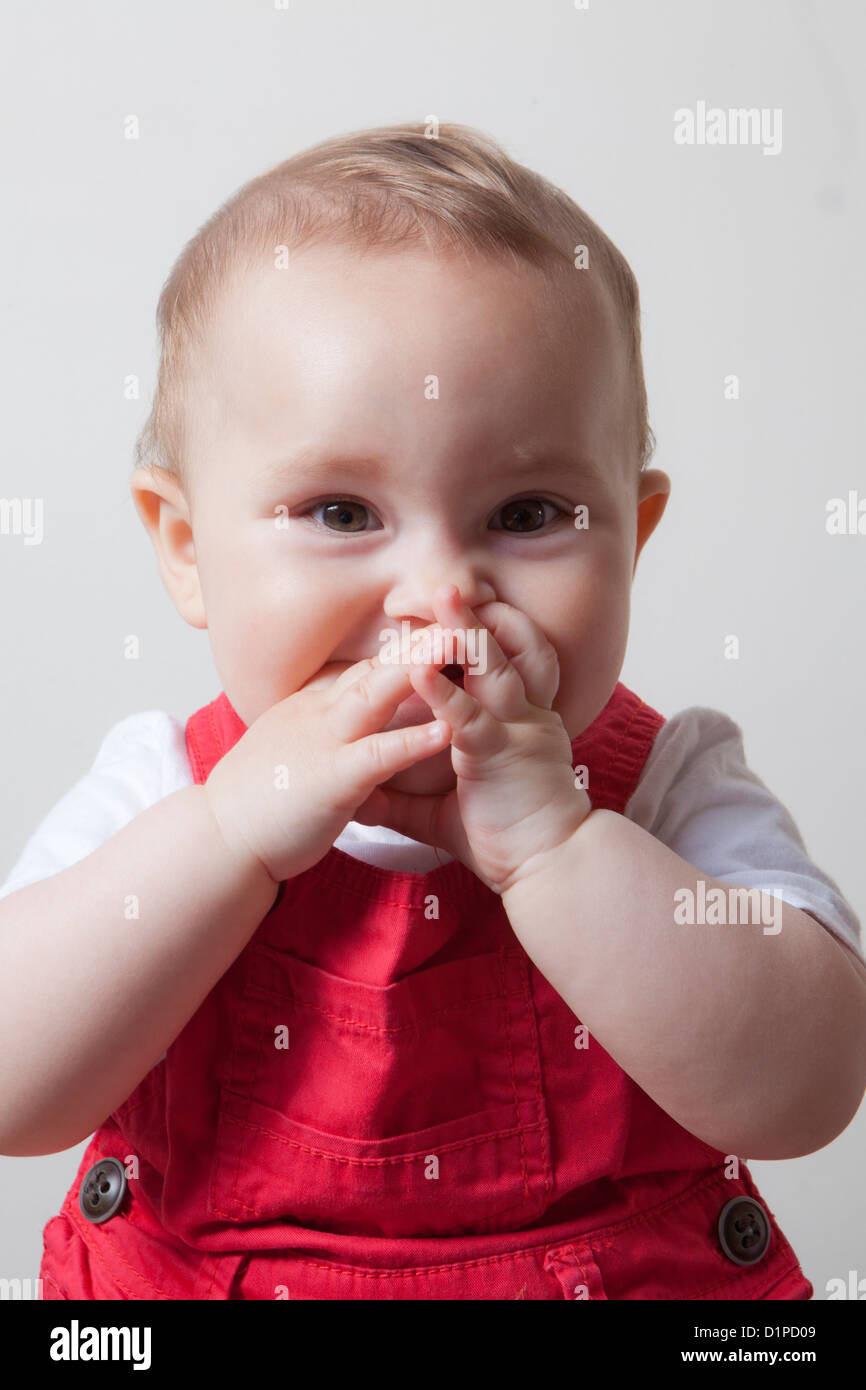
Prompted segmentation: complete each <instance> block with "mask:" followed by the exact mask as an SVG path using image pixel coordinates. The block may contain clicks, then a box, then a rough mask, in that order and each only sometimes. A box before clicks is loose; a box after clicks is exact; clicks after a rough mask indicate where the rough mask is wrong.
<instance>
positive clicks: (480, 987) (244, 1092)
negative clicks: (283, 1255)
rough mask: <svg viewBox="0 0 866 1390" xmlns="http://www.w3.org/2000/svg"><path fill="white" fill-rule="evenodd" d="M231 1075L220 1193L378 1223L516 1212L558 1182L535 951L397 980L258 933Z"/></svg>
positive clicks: (427, 1224) (314, 1216)
mask: <svg viewBox="0 0 866 1390" xmlns="http://www.w3.org/2000/svg"><path fill="white" fill-rule="evenodd" d="M232 1031H233V1036H232V1049H231V1054H230V1056H229V1058H228V1060H227V1063H226V1065H225V1068H224V1070H223V1074H222V1075H221V1076H220V1077H219V1082H220V1089H219V1121H218V1131H217V1152H216V1154H215V1156H214V1163H213V1167H212V1172H211V1185H210V1191H209V1210H210V1212H211V1214H213V1215H216V1216H221V1217H224V1218H226V1219H228V1220H231V1221H235V1222H255V1221H257V1220H262V1219H265V1220H268V1219H269V1220H284V1221H289V1222H292V1223H294V1224H297V1225H301V1226H305V1227H308V1228H312V1229H319V1230H325V1231H335V1232H345V1233H354V1234H361V1235H366V1234H368V1235H371V1236H393V1237H400V1236H423V1235H444V1234H452V1235H458V1234H461V1233H482V1232H493V1231H501V1230H511V1229H514V1228H516V1227H519V1226H520V1225H522V1224H526V1223H528V1222H530V1221H531V1220H533V1219H534V1218H536V1217H537V1216H539V1215H540V1214H541V1213H542V1212H543V1211H544V1210H545V1207H546V1205H547V1203H548V1202H549V1199H550V1192H551V1190H552V1178H551V1168H550V1146H549V1137H550V1136H549V1127H548V1119H547V1113H546V1110H545V1105H544V1097H543V1094H542V1089H541V1075H540V1064H539V1055H538V1034H537V1026H536V1019H535V1010H534V1006H533V1001H532V996H531V990H530V983H529V973H528V968H527V960H526V956H525V955H524V954H523V953H522V952H521V951H520V950H519V949H514V950H512V949H502V950H498V951H491V952H487V953H484V954H482V955H477V956H471V957H468V958H465V959H463V960H456V961H449V962H447V963H445V964H440V965H433V966H428V967H427V968H425V969H422V970H418V971H414V972H412V973H411V974H409V975H407V976H406V977H405V978H403V979H402V980H398V981H397V982H396V983H394V984H390V985H388V986H385V987H378V986H374V985H369V984H362V983H359V982H356V981H352V980H346V979H343V978H341V977H338V976H335V975H331V974H329V973H328V972H327V971H324V970H322V969H320V968H319V967H317V966H313V965H311V964H309V963H308V962H306V961H302V960H299V959H298V958H297V957H295V956H292V955H289V954H287V953H285V952H282V951H279V950H277V949H275V948H274V947H272V946H269V945H262V946H260V947H258V948H256V949H255V950H254V951H253V953H252V955H251V961H250V969H249V974H248V976H247V981H246V985H245V989H244V993H243V996H242V999H241V1003H240V1008H239V1010H238V1014H237V1016H236V1017H235V1018H234V1020H233V1030H232Z"/></svg>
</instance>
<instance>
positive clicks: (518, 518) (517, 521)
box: [494, 497, 553, 533]
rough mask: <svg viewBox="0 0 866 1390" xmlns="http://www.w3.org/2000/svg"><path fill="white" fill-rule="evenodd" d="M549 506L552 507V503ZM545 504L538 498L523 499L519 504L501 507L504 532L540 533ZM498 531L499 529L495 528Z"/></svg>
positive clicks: (509, 503)
mask: <svg viewBox="0 0 866 1390" xmlns="http://www.w3.org/2000/svg"><path fill="white" fill-rule="evenodd" d="M547 505H550V506H552V505H553V504H552V503H549V504H547ZM544 508H545V503H544V502H542V501H540V500H539V498H537V497H521V498H520V499H519V500H518V501H517V502H506V504H505V506H504V507H500V509H499V515H500V516H501V517H502V530H503V531H517V532H524V533H525V532H527V531H540V530H541V528H542V527H543V525H544ZM494 529H495V530H498V529H499V527H495V528H494Z"/></svg>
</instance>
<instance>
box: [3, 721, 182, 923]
mask: <svg viewBox="0 0 866 1390" xmlns="http://www.w3.org/2000/svg"><path fill="white" fill-rule="evenodd" d="M192 781H193V777H192V772H191V770H190V767H189V758H188V756H187V752H186V741H185V726H184V725H183V724H182V723H181V722H180V721H179V720H177V719H175V718H174V717H173V716H172V715H170V714H167V713H165V712H164V711H162V710H145V711H143V712H142V713H139V714H131V715H129V716H128V717H127V718H125V719H121V720H120V722H119V723H117V724H115V725H114V726H113V727H112V728H111V729H109V731H108V733H107V734H106V735H105V738H104V739H103V741H102V743H101V745H100V747H99V751H98V752H97V754H96V758H95V759H94V762H93V764H92V766H91V768H90V769H89V771H88V772H86V773H85V774H84V775H83V776H82V777H80V778H79V779H78V781H77V782H75V783H74V784H73V786H71V787H70V788H69V790H68V791H67V792H65V793H64V795H63V796H62V797H61V798H60V800H59V801H58V802H56V804H55V805H54V806H52V808H51V810H50V811H49V812H48V813H47V815H45V816H44V817H43V819H42V820H41V821H40V822H39V824H38V825H37V826H36V829H35V830H34V831H33V833H32V834H31V835H30V837H29V839H28V840H27V842H26V844H25V845H24V848H23V850H22V851H21V854H20V855H19V857H18V860H17V862H16V863H15V864H14V865H13V867H12V869H11V870H10V872H9V874H8V875H7V877H6V880H5V882H4V883H3V885H2V887H0V898H3V897H6V896H7V895H8V894H9V893H15V892H17V891H18V889H20V888H26V887H28V886H29V885H30V884H31V883H36V882H38V881H39V880H40V879H43V878H48V877H50V876H51V875H52V874H56V873H59V872H60V871H61V870H62V869H66V868H68V867H69V866H70V865H71V864H77V863H78V861H79V860H81V859H84V858H86V857H87V855H88V854H91V853H92V852H93V851H94V850H95V849H98V848H99V846H100V845H102V844H104V843H105V841H106V840H108V839H110V838H111V836H112V835H115V834H117V832H118V830H121V829H122V828H123V827H124V826H125V825H127V824H128V822H129V821H131V820H133V819H134V818H135V817H136V816H138V815H140V814H141V812H142V811H145V810H147V808H148V807H149V806H152V805H153V804H154V803H155V802H157V801H159V800H161V799H162V798H163V797H164V796H168V795H170V793H171V792H173V791H176V790H178V789H179V788H180V787H183V786H188V785H190V784H191V783H192Z"/></svg>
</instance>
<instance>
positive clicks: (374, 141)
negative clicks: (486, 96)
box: [135, 123, 656, 482]
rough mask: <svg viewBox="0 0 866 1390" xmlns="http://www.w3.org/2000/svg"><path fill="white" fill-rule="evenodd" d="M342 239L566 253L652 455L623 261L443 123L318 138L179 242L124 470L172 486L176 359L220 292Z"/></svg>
mask: <svg viewBox="0 0 866 1390" xmlns="http://www.w3.org/2000/svg"><path fill="white" fill-rule="evenodd" d="M327 241H330V242H335V243H340V242H343V243H346V242H351V243H352V244H353V245H355V246H361V247H369V248H371V249H375V248H376V247H382V248H383V249H384V248H392V247H399V246H402V245H408V244H417V243H418V242H424V241H426V242H427V243H428V244H432V245H434V246H437V245H438V246H440V247H443V246H444V247H454V248H456V247H463V248H466V249H469V250H476V251H480V252H482V253H485V254H487V255H489V256H491V257H495V256H502V255H505V256H508V255H510V256H511V257H513V258H516V259H520V260H523V261H527V262H529V263H531V264H534V265H536V266H539V267H540V268H542V269H543V270H545V271H547V273H548V275H549V276H551V278H552V275H553V274H555V273H556V271H557V270H559V271H562V270H564V269H569V270H571V271H572V273H573V267H574V264H575V261H574V256H575V248H576V247H578V246H585V247H586V249H587V253H588V264H589V266H590V267H592V268H593V269H594V270H596V271H597V272H598V275H599V277H600V279H601V281H602V283H603V284H604V285H605V286H606V287H607V289H608V291H609V293H610V295H611V297H612V301H613V304H614V308H615V311H616V313H617V315H618V318H619V320H620V323H621V326H622V329H623V331H624V333H625V334H626V341H627V345H628V370H629V375H630V385H631V391H632V396H633V411H634V415H633V429H634V433H633V439H634V441H635V458H636V460H639V466H640V468H641V469H643V468H645V467H646V465H647V463H648V462H649V460H650V458H651V457H652V454H653V452H654V450H655V443H656V441H655V437H654V435H653V432H652V430H651V429H650V427H649V421H648V418H647V395H646V385H645V382H644V374H643V364H642V358H641V325H640V298H639V291H638V285H637V281H636V279H635V276H634V274H633V272H632V270H631V267H630V266H629V264H628V262H627V261H626V260H625V257H624V256H623V255H622V254H621V252H620V251H618V250H617V248H616V247H615V246H614V244H613V242H612V241H611V240H610V239H609V237H607V236H606V235H605V233H604V232H603V231H602V230H601V228H600V227H599V226H598V225H597V224H596V223H595V222H593V221H592V219H591V218H590V217H588V216H587V214H586V213H585V212H584V211H583V209H582V208H580V207H578V205H577V203H575V202H573V201H572V199H571V198H569V197H568V196H567V195H566V194H565V193H563V192H562V190H561V189H559V188H557V187H556V186H555V185H554V184H552V183H550V182H549V181H548V180H547V179H545V178H542V177H541V175H540V174H536V173H535V172H534V171H533V170H531V169H528V168H526V167H525V166H524V165H522V164H518V163H516V162H515V161H514V160H513V159H511V158H510V157H509V156H508V155H507V154H506V153H505V151H504V150H503V149H502V147H501V146H500V145H499V144H497V142H496V141H495V140H493V139H492V138H491V137H490V136H488V135H486V134H484V133H482V132H481V131H478V130H475V129H473V128H472V127H470V126H464V125H458V124H454V123H449V124H447V125H445V124H443V125H441V126H440V127H439V130H438V134H435V135H430V134H429V133H428V132H427V130H426V127H425V126H423V125H421V124H417V125H413V124H406V125H394V126H380V127H377V128H375V129H370V130H361V131H354V132H351V133H349V134H347V135H342V136H339V137H338V138H336V139H332V140H325V141H322V142H321V143H320V144H317V145H314V146H312V147H311V148H310V149H307V150H304V151H302V152H301V153H300V154H297V155H293V156H292V157H291V158H290V159H286V160H284V161H283V162H282V163H281V164H277V165H275V166H274V167H273V168H271V169H268V170H267V171H266V172H265V173H263V174H260V175H259V176H258V177H256V178H253V179H251V180H250V181H249V182H248V183H246V184H244V185H243V187H241V188H240V189H239V190H238V191H237V192H236V193H235V194H233V195H232V197H230V198H229V199H228V200H227V201H226V202H224V203H223V204H222V206H221V207H219V208H218V209H217V211H216V212H215V213H213V215H212V216H211V217H210V218H209V219H208V221H207V222H205V223H204V225H203V226H202V227H200V228H199V230H198V231H197V232H196V233H195V235H194V236H193V237H191V239H190V240H189V241H188V242H187V244H186V246H185V247H184V248H183V250H182V251H181V253H180V255H179V256H178V258H177V260H176V261H175V263H174V265H173V266H172V269H171V271H170V273H169V276H168V279H167V280H166V282H165V284H164V286H163V288H162V291H161V293H160V297H159V303H158V305H157V312H156V321H157V328H158V332H159V340H160V361H159V371H158V377H157V384H156V390H155V392H154V398H153V403H152V407H151V411H150V414H149V416H148V418H147V420H146V422H145V424H144V426H143V428H142V430H141V433H140V434H139V436H138V439H137V441H136V445H135V457H136V465H142V466H145V467H153V466H159V467H162V468H165V469H167V470H168V472H170V473H171V474H173V475H174V476H175V477H176V478H177V479H178V480H179V481H181V482H183V481H184V480H185V478H186V476H187V474H186V470H185V468H184V460H185V456H186V449H185V429H184V414H185V412H184V403H185V386H186V383H187V381H188V378H189V368H190V360H191V356H192V351H193V349H194V347H195V345H196V344H199V343H201V342H203V341H204V339H205V336H206V332H207V327H208V323H209V321H210V318H211V314H212V312H213V309H214V307H215V305H216V303H217V301H218V298H219V295H220V293H221V291H222V290H223V288H224V287H225V286H226V285H227V284H228V282H229V281H230V279H231V278H232V277H233V276H234V275H235V274H237V273H238V271H239V269H241V268H242V267H243V266H244V265H247V266H249V267H253V266H254V265H261V264H262V261H263V257H267V258H268V259H269V261H270V263H271V264H273V258H274V254H275V248H276V247H277V246H287V247H288V248H289V249H290V250H291V249H300V247H301V246H303V245H306V244H309V243H313V242H327Z"/></svg>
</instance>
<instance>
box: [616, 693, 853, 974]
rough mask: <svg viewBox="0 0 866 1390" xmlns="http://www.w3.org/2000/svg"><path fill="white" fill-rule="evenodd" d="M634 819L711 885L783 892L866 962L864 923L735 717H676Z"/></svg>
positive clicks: (660, 740)
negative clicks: (750, 755)
mask: <svg viewBox="0 0 866 1390" xmlns="http://www.w3.org/2000/svg"><path fill="white" fill-rule="evenodd" d="M625 815H626V816H627V817H628V818H629V819H630V820H633V821H635V823H636V824H638V825H641V826H642V827H643V828H644V829H645V830H648V831H649V832H650V834H652V835H654V836H655V837H656V838H657V839H659V840H661V841H662V843H663V844H665V845H667V846H668V848H669V849H672V850H673V851H674V853H675V854H679V855H680V856H681V857H682V858H683V859H685V860H686V861H687V862H688V863H690V864H694V866H695V868H697V869H700V870H701V872H702V873H705V874H706V875H707V877H708V878H718V879H723V880H725V881H727V882H730V883H733V884H741V885H742V886H743V887H745V888H763V889H765V890H766V891H768V892H771V891H773V890H776V891H777V892H778V894H779V896H780V897H781V898H782V899H783V900H784V901H785V902H788V903H790V904H791V905H792V907H798V908H801V909H802V910H803V911H804V912H808V913H810V914H811V916H813V917H815V918H817V919H818V921H819V922H821V923H822V925H823V926H824V927H826V928H827V930H828V931H830V932H831V933H832V934H833V935H834V936H836V937H837V938H838V939H839V940H840V941H842V942H843V943H844V944H845V945H846V946H849V947H850V948H851V949H852V950H853V951H854V953H855V954H856V955H857V956H859V958H860V960H861V961H863V960H864V955H863V948H862V943H861V932H860V922H859V920H858V918H857V917H856V915H855V913H854V912H853V910H852V908H851V906H850V904H849V903H848V902H847V901H846V899H845V898H844V897H843V895H842V892H841V890H840V888H839V885H838V884H837V883H836V882H835V881H834V880H833V879H832V878H830V877H829V875H828V874H825V873H824V872H823V871H822V870H821V869H819V868H818V867H817V865H815V864H813V863H812V861H811V860H810V858H809V856H808V853H807V851H806V846H805V844H804V843H803V839H802V837H801V835H800V832H799V830H798V829H797V826H796V824H795V823H794V820H793V818H792V817H791V815H790V813H789V812H788V811H787V810H786V808H785V807H784V806H783V805H782V803H781V802H780V801H779V800H778V799H777V798H776V797H775V796H774V795H773V793H772V792H771V791H770V790H769V788H768V787H767V786H766V785H765V784H764V783H763V782H762V781H761V779H760V778H759V777H758V776H757V775H756V774H755V773H754V772H753V771H752V770H751V768H750V767H749V766H748V765H747V763H746V755H745V748H744V745H743V734H742V730H741V729H740V727H739V725H738V724H736V723H735V722H734V720H733V719H731V718H729V716H728V715H726V714H723V713H721V712H720V711H719V710H714V709H707V708H704V707H702V706H692V707H691V708H689V709H686V710H683V711H681V712H680V713H679V714H677V715H674V716H673V717H672V718H671V719H669V720H667V722H666V723H665V724H664V726H663V727H662V728H661V729H660V731H659V733H658V735H657V736H656V741H655V743H654V745H653V747H652V749H651V751H650V755H649V757H648V758H647V761H646V763H645V765H644V769H643V772H642V774H641V778H640V781H639V782H638V785H637V787H636V789H635V791H634V793H633V795H632V797H631V799H630V800H629V803H628V805H627V806H626V808H625Z"/></svg>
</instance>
